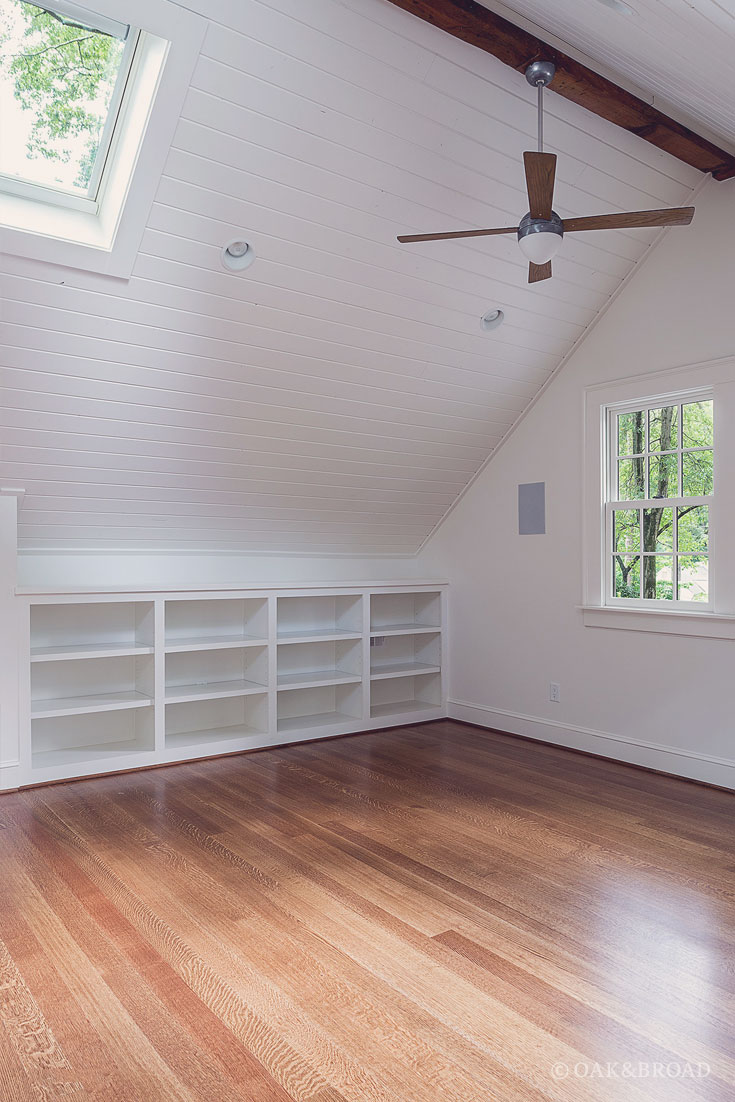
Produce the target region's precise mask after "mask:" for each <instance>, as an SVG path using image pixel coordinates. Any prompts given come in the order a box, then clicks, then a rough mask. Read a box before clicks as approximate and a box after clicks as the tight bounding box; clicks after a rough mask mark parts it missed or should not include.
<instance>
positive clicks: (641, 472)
mask: <svg viewBox="0 0 735 1102" xmlns="http://www.w3.org/2000/svg"><path fill="white" fill-rule="evenodd" d="M713 410H714V402H713V395H712V391H711V390H707V391H698V392H689V393H686V394H676V395H672V396H670V397H666V398H656V399H655V400H651V401H641V400H637V401H633V402H628V403H621V404H616V405H614V406H609V407H607V409H606V413H605V432H606V447H605V453H606V459H607V463H606V477H605V479H604V510H605V538H604V543H603V547H604V551H603V570H602V572H603V578H604V603H605V604H606V605H612V606H618V607H623V608H625V607H628V608H630V607H634V608H635V607H637V608H649V609H650V608H660V609H681V610H689V611H700V612H701V611H708V610H711V609H712V608H713V607H714V604H713V584H714V568H713V566H714V563H713V542H712V532H711V528H710V521H711V514H712V509H711V506H712V504H713V502H714V481H713V478H714V470H713V468H714V462H713V457H714V436H713Z"/></svg>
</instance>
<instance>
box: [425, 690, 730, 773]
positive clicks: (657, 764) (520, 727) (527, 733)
mask: <svg viewBox="0 0 735 1102" xmlns="http://www.w3.org/2000/svg"><path fill="white" fill-rule="evenodd" d="M447 710H448V715H449V718H450V719H458V720H462V721H463V722H464V723H473V724H475V725H476V726H477V727H487V728H489V729H491V730H496V731H501V732H502V733H504V734H509V735H518V736H520V737H522V738H532V739H538V740H539V741H540V742H547V743H550V744H551V745H553V746H562V747H566V748H567V749H570V750H582V751H584V752H586V753H588V754H599V755H601V756H602V757H605V758H610V759H612V760H614V761H619V762H621V763H623V764H626V763H627V764H629V765H640V766H643V767H644V768H646V769H656V770H658V771H660V772H662V773H670V774H672V775H673V776H676V777H682V778H684V779H685V780H692V781H701V782H702V783H704V784H715V785H718V786H719V787H721V788H731V789H733V790H735V759H728V758H716V757H712V756H711V755H709V754H696V753H694V752H693V751H691V750H682V749H679V748H678V747H676V746H665V745H661V744H659V743H654V742H643V741H641V740H640V739H634V738H629V737H628V736H627V735H619V734H613V733H611V732H609V731H595V730H593V729H592V728H590V727H577V726H575V725H574V724H571V723H558V722H556V721H555V720H550V719H542V718H540V717H539V716H529V715H524V714H523V713H522V712H508V711H505V710H504V709H502V708H490V707H487V706H486V705H484V704H471V703H469V702H468V701H463V700H448V701H447Z"/></svg>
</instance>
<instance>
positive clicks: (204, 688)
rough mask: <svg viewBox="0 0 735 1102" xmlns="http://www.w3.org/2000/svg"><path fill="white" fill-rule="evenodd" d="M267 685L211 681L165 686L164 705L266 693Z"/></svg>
mask: <svg viewBox="0 0 735 1102" xmlns="http://www.w3.org/2000/svg"><path fill="white" fill-rule="evenodd" d="M267 692H268V686H267V685H259V684H258V683H257V681H242V680H241V681H211V682H209V684H199V685H167V686H166V703H167V704H184V703H186V702H187V701H189V700H222V699H224V698H225V697H228V696H251V695H252V694H254V693H267Z"/></svg>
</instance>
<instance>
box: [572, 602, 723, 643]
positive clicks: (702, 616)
mask: <svg viewBox="0 0 735 1102" xmlns="http://www.w3.org/2000/svg"><path fill="white" fill-rule="evenodd" d="M581 612H582V619H583V620H584V625H585V627H588V628H617V629H619V630H622V631H649V632H656V633H657V634H658V633H662V634H664V635H689V636H703V637H705V638H707V639H735V616H724V615H722V614H720V613H717V612H699V613H698V612H681V611H680V610H678V609H672V610H671V611H668V610H665V609H647V608H638V607H636V608H621V607H620V606H617V605H616V606H612V605H582V606H581Z"/></svg>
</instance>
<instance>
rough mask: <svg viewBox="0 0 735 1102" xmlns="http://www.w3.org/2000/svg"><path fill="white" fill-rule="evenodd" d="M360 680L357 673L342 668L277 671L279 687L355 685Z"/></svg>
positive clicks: (302, 687)
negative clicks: (304, 671) (308, 671)
mask: <svg viewBox="0 0 735 1102" xmlns="http://www.w3.org/2000/svg"><path fill="white" fill-rule="evenodd" d="M360 681H362V677H361V676H360V674H359V673H344V672H343V671H342V670H317V671H315V672H312V673H279V675H278V688H279V690H280V689H312V688H317V687H318V686H319V685H356V684H358V683H359V682H360Z"/></svg>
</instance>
